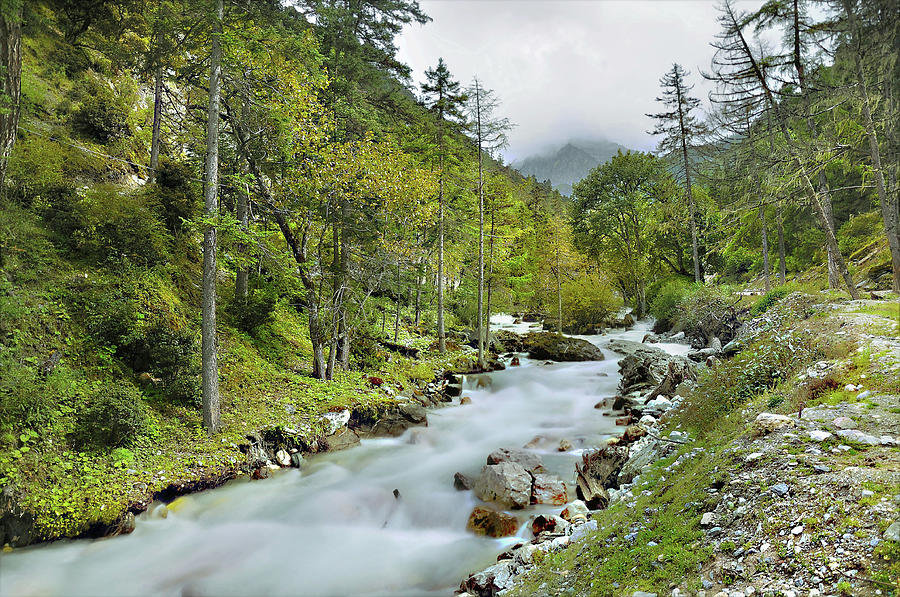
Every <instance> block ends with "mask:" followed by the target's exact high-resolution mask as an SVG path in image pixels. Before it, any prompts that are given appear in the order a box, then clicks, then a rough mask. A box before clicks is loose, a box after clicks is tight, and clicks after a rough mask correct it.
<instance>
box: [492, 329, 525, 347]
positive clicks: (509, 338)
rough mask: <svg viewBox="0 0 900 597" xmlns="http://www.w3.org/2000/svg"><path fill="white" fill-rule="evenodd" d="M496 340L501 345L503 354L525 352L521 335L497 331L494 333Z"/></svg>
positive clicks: (507, 331)
mask: <svg viewBox="0 0 900 597" xmlns="http://www.w3.org/2000/svg"><path fill="white" fill-rule="evenodd" d="M494 335H495V336H496V338H497V340H498V341H499V342H500V344H502V345H503V350H504V351H505V352H522V351H524V350H525V342H524V340H523V338H522V336H521V335H519V334H517V333H515V332H511V331H509V330H497V331H496V332H494Z"/></svg>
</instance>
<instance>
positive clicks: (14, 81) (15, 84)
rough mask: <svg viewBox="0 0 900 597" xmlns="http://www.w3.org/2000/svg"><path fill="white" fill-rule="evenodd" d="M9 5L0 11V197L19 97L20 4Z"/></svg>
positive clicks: (16, 119)
mask: <svg viewBox="0 0 900 597" xmlns="http://www.w3.org/2000/svg"><path fill="white" fill-rule="evenodd" d="M8 4H9V6H6V5H4V6H3V7H2V9H0V194H2V193H3V191H4V188H5V182H6V166H7V164H8V162H9V156H10V155H11V154H12V150H13V146H14V145H15V143H16V134H17V132H18V130H19V113H20V111H21V98H22V2H18V3H16V2H11V3H8ZM17 4H18V5H17Z"/></svg>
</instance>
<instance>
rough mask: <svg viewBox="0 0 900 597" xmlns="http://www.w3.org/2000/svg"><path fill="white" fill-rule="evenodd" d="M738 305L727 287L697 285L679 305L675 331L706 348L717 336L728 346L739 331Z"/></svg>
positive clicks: (675, 319)
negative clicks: (735, 306) (736, 310)
mask: <svg viewBox="0 0 900 597" xmlns="http://www.w3.org/2000/svg"><path fill="white" fill-rule="evenodd" d="M735 303H736V301H735V299H734V295H733V293H732V291H731V289H730V288H728V287H727V286H703V285H700V286H694V287H693V288H691V290H690V291H689V292H687V293H686V294H685V295H684V296H683V297H682V299H681V300H680V301H679V302H678V305H677V315H676V316H675V318H674V324H675V325H674V329H678V330H681V331H683V332H684V333H685V335H686V336H687V337H688V338H690V339H691V341H692V342H694V343H695V344H697V345H701V346H706V345H707V344H708V343H709V341H710V340H712V339H713V338H714V337H718V338H719V340H721V341H722V343H723V344H724V343H726V342H728V341H730V340H731V339H732V338H733V337H734V334H735V332H736V331H737V329H736V328H737V325H738V322H737V320H736V318H735V313H734V304H735Z"/></svg>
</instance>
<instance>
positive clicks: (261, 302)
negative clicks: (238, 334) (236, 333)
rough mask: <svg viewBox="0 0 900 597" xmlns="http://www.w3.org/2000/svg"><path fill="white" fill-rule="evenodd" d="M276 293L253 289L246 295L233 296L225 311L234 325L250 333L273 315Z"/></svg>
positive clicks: (266, 322) (276, 300)
mask: <svg viewBox="0 0 900 597" xmlns="http://www.w3.org/2000/svg"><path fill="white" fill-rule="evenodd" d="M277 303H278V295H277V294H276V293H275V292H274V291H273V290H271V289H261V288H257V289H253V290H251V291H249V292H248V293H247V296H246V297H237V296H236V297H234V298H233V299H232V300H231V302H230V303H228V306H227V307H226V312H227V313H228V315H230V316H231V319H232V321H233V323H234V327H236V328H238V329H239V330H241V331H244V332H247V333H252V332H253V331H254V330H255V329H257V328H258V327H260V326H263V325H266V324H268V323H271V322H272V320H273V319H274V317H275V306H276V305H277Z"/></svg>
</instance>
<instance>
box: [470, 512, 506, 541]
mask: <svg viewBox="0 0 900 597" xmlns="http://www.w3.org/2000/svg"><path fill="white" fill-rule="evenodd" d="M466 528H467V529H469V530H470V531H472V532H474V533H475V534H476V535H487V536H488V537H509V536H511V535H515V534H516V532H517V531H518V530H519V520H518V519H517V518H516V517H515V516H513V515H512V514H507V513H506V512H501V511H500V510H494V509H493V508H485V507H484V506H475V508H474V509H473V510H472V513H471V514H470V515H469V522H468V523H466Z"/></svg>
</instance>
